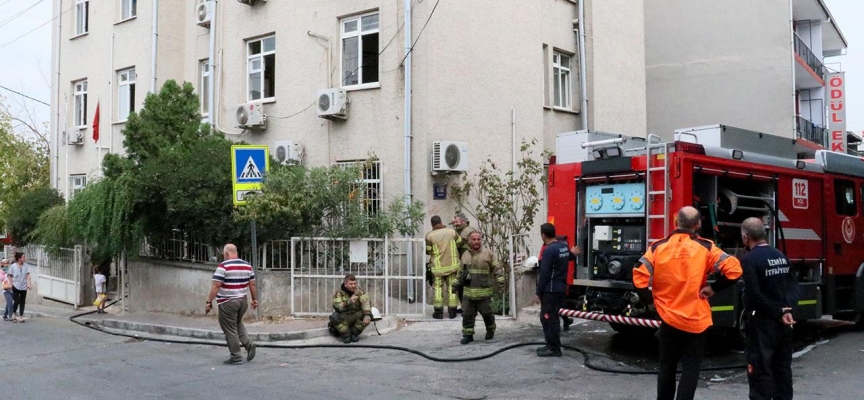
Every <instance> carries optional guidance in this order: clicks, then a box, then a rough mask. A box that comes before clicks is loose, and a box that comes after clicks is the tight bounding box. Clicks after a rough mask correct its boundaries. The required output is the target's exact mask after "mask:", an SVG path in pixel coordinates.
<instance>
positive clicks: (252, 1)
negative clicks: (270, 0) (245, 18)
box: [237, 0, 267, 6]
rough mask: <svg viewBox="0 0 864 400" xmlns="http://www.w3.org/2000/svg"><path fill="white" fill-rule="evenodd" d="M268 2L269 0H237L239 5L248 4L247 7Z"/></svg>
mask: <svg viewBox="0 0 864 400" xmlns="http://www.w3.org/2000/svg"><path fill="white" fill-rule="evenodd" d="M262 1H263V2H266V1H267V0H237V2H239V3H243V4H247V5H250V6H251V5H255V3H259V2H262Z"/></svg>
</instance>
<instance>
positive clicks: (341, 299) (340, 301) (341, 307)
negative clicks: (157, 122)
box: [333, 285, 372, 315]
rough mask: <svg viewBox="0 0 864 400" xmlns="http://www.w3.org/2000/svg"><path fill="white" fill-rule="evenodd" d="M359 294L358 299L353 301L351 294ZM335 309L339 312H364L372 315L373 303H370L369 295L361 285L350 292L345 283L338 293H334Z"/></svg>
mask: <svg viewBox="0 0 864 400" xmlns="http://www.w3.org/2000/svg"><path fill="white" fill-rule="evenodd" d="M352 294H356V295H357V301H355V302H353V303H352V302H351V295H352ZM333 310H335V311H336V312H337V313H340V314H341V313H348V314H351V313H355V312H358V311H360V312H362V313H363V315H372V305H371V304H370V303H369V295H367V294H366V293H363V290H361V289H360V288H359V287H358V288H356V289H354V293H350V292H348V291H347V289H345V286H344V285H343V286H342V287H341V288H339V290H337V291H336V294H334V295H333Z"/></svg>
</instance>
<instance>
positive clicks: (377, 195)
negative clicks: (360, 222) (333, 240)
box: [336, 160, 384, 215]
mask: <svg viewBox="0 0 864 400" xmlns="http://www.w3.org/2000/svg"><path fill="white" fill-rule="evenodd" d="M336 165H337V166H339V167H342V168H348V167H354V166H360V167H362V168H363V178H362V179H361V180H360V184H361V185H362V186H363V188H364V189H365V190H364V191H363V201H364V203H365V205H366V212H367V213H369V215H375V214H378V212H379V211H381V208H382V203H383V199H384V195H383V193H384V186H383V180H382V179H381V161H379V160H375V161H372V162H369V161H366V160H349V161H337V162H336Z"/></svg>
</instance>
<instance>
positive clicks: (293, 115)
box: [267, 100, 318, 119]
mask: <svg viewBox="0 0 864 400" xmlns="http://www.w3.org/2000/svg"><path fill="white" fill-rule="evenodd" d="M317 102H318V101H317V100H315V101H313V102H312V104H309V105H308V106H306V108H304V109H302V110H300V111H297V112H295V113H294V114H291V115H289V116H287V117H276V116H272V115H268V116H267V118H276V119H288V118H291V117H296V116H298V115H300V114H302V113H303V112H304V111H306V110H308V109H309V108H310V107H312V106H314V105H315V103H317Z"/></svg>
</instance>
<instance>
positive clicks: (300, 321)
mask: <svg viewBox="0 0 864 400" xmlns="http://www.w3.org/2000/svg"><path fill="white" fill-rule="evenodd" d="M95 310H96V308H95V307H92V306H90V307H82V308H79V309H78V310H74V309H73V308H72V306H66V305H63V304H60V303H58V304H57V305H38V304H34V305H29V304H28V305H27V307H26V309H25V313H24V316H25V317H26V318H41V317H55V318H69V317H72V316H74V315H78V314H82V313H86V312H88V311H95ZM76 320H77V321H80V322H84V323H90V324H92V325H94V326H96V327H98V328H100V329H104V330H105V331H108V332H112V333H120V334H124V335H132V336H140V337H142V338H145V339H146V337H148V336H149V337H160V338H166V337H181V338H187V339H189V338H191V339H196V340H202V341H207V342H218V343H220V344H224V342H225V335H224V334H223V333H222V330H221V329H220V328H219V321H218V319H217V316H216V315H213V314H211V315H208V316H180V315H173V314H163V313H126V314H124V315H119V306H115V307H109V308H108V309H106V313H105V314H96V313H93V314H87V315H84V316H81V317H79V318H76ZM376 324H377V327H378V331H380V332H381V333H382V334H383V333H387V332H390V331H393V330H396V329H397V328H398V321H397V319H396V318H392V317H385V318H383V319H382V320H380V321H377V323H376ZM245 325H246V330H247V331H248V334H249V337H250V339H252V340H253V341H256V342H284V341H297V340H308V339H315V338H322V337H328V336H330V332H329V331H328V330H327V318H326V317H307V318H293V317H281V318H262V319H261V320H260V321H256V320H255V319H254V317H253V318H251V319H249V318H247V319H246V321H245ZM369 334H373V335H374V334H376V332H375V327H374V326H370V327H369V328H367V329H366V330H365V331H364V332H363V335H369ZM334 340H335V339H334Z"/></svg>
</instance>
